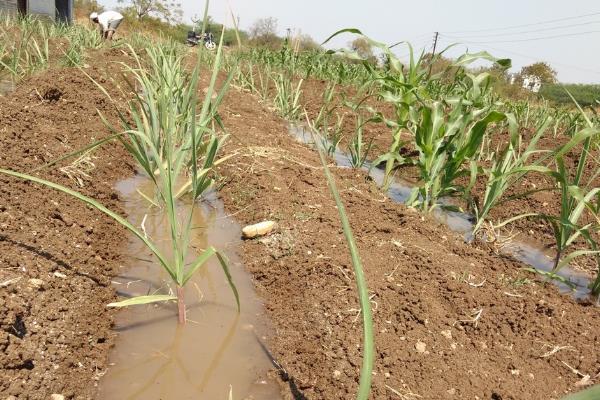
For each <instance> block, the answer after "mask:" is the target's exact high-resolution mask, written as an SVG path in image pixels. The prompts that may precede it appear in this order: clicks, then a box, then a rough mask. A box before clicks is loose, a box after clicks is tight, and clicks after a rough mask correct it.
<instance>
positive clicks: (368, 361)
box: [307, 118, 375, 400]
mask: <svg viewBox="0 0 600 400" xmlns="http://www.w3.org/2000/svg"><path fill="white" fill-rule="evenodd" d="M307 120H308V118H307ZM308 123H309V126H310V122H308ZM311 129H312V130H311V132H314V127H311ZM313 140H315V138H314V135H313ZM316 147H317V150H318V152H319V158H320V159H321V164H322V165H323V171H324V173H325V178H326V179H327V185H328V186H329V190H330V192H331V194H332V196H333V198H334V200H335V204H336V206H337V209H338V213H339V216H340V220H341V223H342V229H343V232H344V237H345V239H346V243H347V244H348V249H349V251H350V256H351V259H352V266H353V267H354V276H355V277H356V287H357V291H358V299H359V302H360V309H361V314H362V320H363V360H362V367H361V370H360V381H359V387H358V393H357V395H356V399H357V400H367V399H368V398H369V393H370V391H371V379H372V371H373V360H374V355H375V344H374V339H373V316H372V313H371V300H370V298H369V289H368V287H367V282H366V279H365V274H364V270H363V267H362V262H361V259H360V254H359V252H358V247H357V246H356V242H355V240H354V234H353V233H352V228H351V227H350V222H349V221H348V215H347V213H346V209H345V207H344V203H343V202H342V200H341V197H340V194H339V191H338V189H337V186H336V184H335V180H334V178H333V176H332V175H331V172H330V171H329V167H328V166H327V160H326V159H325V154H324V153H323V151H322V149H321V147H320V146H318V145H317V146H316Z"/></svg>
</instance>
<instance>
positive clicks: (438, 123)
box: [407, 102, 506, 212]
mask: <svg viewBox="0 0 600 400" xmlns="http://www.w3.org/2000/svg"><path fill="white" fill-rule="evenodd" d="M415 114H416V115H415V116H414V117H413V118H414V120H413V121H412V124H411V126H414V127H415V128H414V130H413V132H412V133H413V135H414V137H415V147H416V149H417V151H418V153H419V156H418V158H417V159H416V160H415V163H416V165H417V166H418V168H419V171H420V178H421V183H420V185H419V187H418V188H415V189H414V190H413V192H412V194H411V196H410V198H409V200H408V201H407V203H408V204H409V205H418V206H419V208H421V209H422V210H423V211H425V212H428V211H430V210H432V209H433V208H435V207H437V206H438V205H439V200H440V199H441V198H442V197H447V196H451V195H454V194H456V193H461V194H464V193H466V192H468V190H469V189H468V188H465V187H462V186H460V185H457V184H456V183H455V182H456V180H457V179H458V178H460V177H462V176H469V177H470V183H469V185H470V186H471V185H473V184H474V182H475V179H476V177H477V168H476V166H475V162H474V161H473V158H474V156H475V153H476V152H477V151H478V150H479V148H480V146H481V141H482V140H483V136H484V135H485V133H486V129H487V127H488V125H489V124H491V123H497V122H501V121H504V120H505V119H506V115H505V114H502V113H499V112H497V111H492V112H489V113H488V114H487V115H486V116H485V117H483V118H479V119H478V118H477V117H476V113H474V112H469V113H465V112H464V110H463V108H462V107H461V105H460V104H459V105H456V106H455V107H454V109H453V110H452V112H451V113H450V115H449V116H448V118H447V120H446V117H445V115H444V108H443V105H442V103H440V102H434V103H433V104H432V105H431V106H428V105H423V106H422V107H421V109H420V110H419V111H418V112H417V113H415ZM465 164H467V165H469V166H470V167H469V168H466V167H465Z"/></svg>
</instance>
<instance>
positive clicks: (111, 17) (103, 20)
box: [98, 10, 123, 31]
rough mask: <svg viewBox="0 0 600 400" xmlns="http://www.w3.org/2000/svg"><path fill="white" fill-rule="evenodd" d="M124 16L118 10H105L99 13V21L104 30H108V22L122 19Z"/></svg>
mask: <svg viewBox="0 0 600 400" xmlns="http://www.w3.org/2000/svg"><path fill="white" fill-rule="evenodd" d="M122 19H123V16H122V15H121V14H119V13H118V12H116V11H112V10H109V11H104V12H103V13H100V14H98V23H99V24H100V26H101V27H102V30H104V31H107V30H108V24H110V23H111V22H113V21H119V20H122Z"/></svg>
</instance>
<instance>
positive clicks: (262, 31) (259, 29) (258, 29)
mask: <svg viewBox="0 0 600 400" xmlns="http://www.w3.org/2000/svg"><path fill="white" fill-rule="evenodd" d="M248 33H249V34H250V38H251V39H258V38H261V37H265V36H277V19H276V18H273V17H267V18H259V19H257V20H256V21H255V22H254V24H252V26H251V27H250V30H249V31H248Z"/></svg>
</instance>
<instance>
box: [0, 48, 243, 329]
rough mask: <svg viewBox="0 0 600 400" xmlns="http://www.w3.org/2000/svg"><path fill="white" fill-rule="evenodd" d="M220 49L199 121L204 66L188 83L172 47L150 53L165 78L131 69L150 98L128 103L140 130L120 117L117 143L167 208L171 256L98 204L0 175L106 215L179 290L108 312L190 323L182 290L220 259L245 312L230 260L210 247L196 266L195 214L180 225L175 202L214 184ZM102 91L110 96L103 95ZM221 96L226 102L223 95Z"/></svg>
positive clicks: (121, 304)
mask: <svg viewBox="0 0 600 400" xmlns="http://www.w3.org/2000/svg"><path fill="white" fill-rule="evenodd" d="M221 47H222V44H220V45H219V49H218V51H217V56H216V61H215V67H214V70H213V74H212V77H211V82H210V86H209V88H208V91H207V93H206V97H205V99H204V103H203V104H202V109H201V112H200V115H199V116H197V115H196V110H197V105H198V102H197V97H196V91H197V83H198V79H199V68H198V65H197V66H196V68H195V69H194V71H193V73H192V75H191V77H189V79H187V78H185V77H184V76H183V74H182V73H181V68H182V67H181V64H180V63H178V59H177V58H176V57H174V56H173V54H171V53H169V52H168V50H169V49H168V47H167V50H164V49H162V50H157V51H156V52H154V53H153V52H150V53H149V56H150V57H149V58H150V60H151V62H150V64H151V66H152V68H155V72H156V69H158V70H159V72H160V74H156V75H152V74H150V73H148V74H147V73H145V72H142V64H141V61H140V60H139V58H138V59H137V61H138V69H131V72H132V73H133V74H134V76H135V77H136V79H137V82H138V83H139V84H140V86H141V88H142V89H145V91H143V94H137V95H136V97H135V100H133V101H132V102H130V103H129V107H130V110H129V111H130V113H131V116H132V118H133V120H134V121H135V122H136V125H135V126H130V125H129V124H128V123H127V122H126V121H124V120H125V117H124V116H123V114H121V119H122V123H123V124H124V127H125V128H126V129H125V130H124V132H122V134H121V135H120V136H118V137H121V138H122V140H121V142H122V143H123V145H124V146H125V147H126V148H127V150H129V151H130V153H131V154H132V155H133V156H134V158H135V159H136V160H137V161H138V162H139V164H140V166H141V167H142V168H143V170H144V171H146V173H147V174H148V176H149V178H150V179H152V181H153V182H154V184H155V188H156V193H155V197H156V198H158V199H157V200H158V201H156V202H153V203H155V204H157V205H162V206H164V209H165V212H166V215H167V220H168V225H169V231H170V251H169V253H168V255H167V254H164V253H162V252H161V251H159V249H158V247H157V246H156V244H155V243H154V242H152V240H151V239H148V238H147V237H146V236H145V235H144V234H143V233H142V232H140V231H139V230H138V229H136V228H135V227H134V226H132V225H131V224H130V223H129V222H128V221H127V220H125V219H124V218H122V217H121V216H119V215H118V214H116V213H114V212H113V211H111V210H109V209H107V208H106V207H104V206H103V205H102V204H100V203H98V202H97V201H95V200H94V199H91V198H89V197H86V196H84V195H82V194H80V193H78V192H75V191H73V190H71V189H69V188H66V187H64V186H61V185H58V184H55V183H52V182H49V181H45V180H43V179H40V178H38V177H35V176H31V175H25V174H21V173H18V172H14V171H8V170H0V173H3V174H7V175H10V176H14V177H17V178H21V179H26V180H29V181H32V182H36V183H39V184H42V185H45V186H48V187H51V188H53V189H56V190H59V191H61V192H63V193H66V194H68V195H71V196H73V197H75V198H77V199H79V200H81V201H83V202H84V203H86V204H88V205H90V206H92V207H94V208H95V209H97V210H99V211H101V212H103V213H104V214H106V215H108V216H109V217H111V218H112V219H114V220H115V221H116V222H118V223H119V224H121V225H122V226H123V227H125V228H126V229H128V230H129V231H131V232H132V233H133V234H134V235H135V236H137V237H138V238H139V239H140V240H142V242H143V243H144V244H145V245H146V247H147V248H148V250H150V251H151V252H152V254H153V255H154V256H155V257H156V258H157V260H158V261H159V263H160V265H161V266H162V268H163V269H164V270H165V272H166V273H167V274H168V275H169V276H170V278H171V279H172V281H173V282H174V284H175V286H176V296H173V295H149V296H140V297H134V298H131V299H127V300H124V301H120V302H116V303H111V304H109V306H111V307H125V306H130V305H136V304H148V303H153V302H160V301H170V300H177V305H178V306H177V309H178V319H179V322H180V323H185V321H186V310H185V300H184V291H183V287H184V286H185V284H186V283H187V282H188V281H189V280H190V278H191V277H192V276H193V274H194V273H195V272H196V271H197V270H198V269H199V268H201V267H202V266H203V265H204V264H205V263H206V261H207V260H208V259H209V258H211V257H212V256H216V257H217V258H218V260H219V262H220V265H221V267H222V269H223V272H224V273H225V276H226V278H227V280H228V282H229V284H230V287H231V290H232V292H233V294H234V297H235V300H236V303H237V305H238V309H239V296H238V292H237V289H236V287H235V285H234V283H233V280H232V278H231V275H230V273H229V268H228V265H227V261H226V259H225V257H224V256H223V255H221V254H220V253H219V252H217V250H216V249H214V248H213V247H208V248H207V249H205V250H204V251H202V252H201V253H200V254H198V255H195V256H193V257H191V258H190V252H189V251H190V249H191V247H190V235H191V232H192V229H193V226H192V216H193V212H194V207H193V206H192V207H189V211H188V213H187V215H184V216H183V219H180V218H179V217H178V207H177V201H178V200H177V198H178V197H179V196H180V193H182V192H184V191H187V192H189V193H190V194H191V198H192V199H196V198H197V197H199V196H200V195H201V194H202V192H203V191H204V190H205V189H206V188H207V187H208V185H209V184H210V179H209V178H207V176H208V175H209V173H210V170H211V168H212V166H213V165H214V160H215V157H216V152H217V150H218V143H219V139H217V137H216V133H215V132H214V131H213V129H212V128H211V124H210V123H211V121H212V119H213V118H214V117H215V111H214V108H213V107H214V106H215V105H214V104H213V103H212V102H211V97H212V93H213V90H214V86H215V82H216V78H217V74H218V71H219V60H220V55H221ZM163 50H164V51H163ZM169 68H174V69H173V70H171V69H169ZM178 69H179V70H178ZM99 87H100V88H101V89H102V90H103V91H104V92H105V94H107V95H108V92H107V91H106V90H105V89H104V88H102V87H101V86H99ZM220 95H221V96H222V95H223V91H222V92H221V93H220ZM109 97H110V96H109ZM206 136H208V137H206ZM199 160H201V161H200V162H201V165H200V166H199V165H198V161H199ZM183 166H185V172H186V173H187V176H188V177H187V178H185V179H184V182H185V183H183V185H182V187H183V189H182V188H178V187H177V186H178V181H179V180H180V178H181V177H182V176H183V172H184V167H183ZM145 197H146V198H147V199H148V200H150V201H152V199H151V198H150V196H148V195H145ZM190 259H191V262H190Z"/></svg>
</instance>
